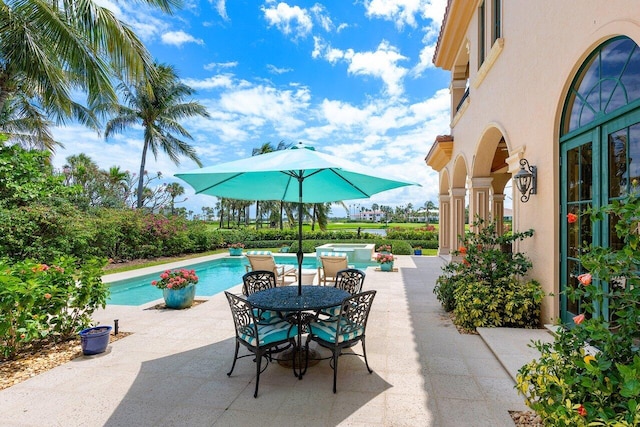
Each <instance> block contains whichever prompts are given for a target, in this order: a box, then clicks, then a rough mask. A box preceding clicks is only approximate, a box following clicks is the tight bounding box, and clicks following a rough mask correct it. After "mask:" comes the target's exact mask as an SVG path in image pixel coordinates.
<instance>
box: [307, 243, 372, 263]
mask: <svg viewBox="0 0 640 427" xmlns="http://www.w3.org/2000/svg"><path fill="white" fill-rule="evenodd" d="M374 249H375V245H374V244H373V243H327V244H326V245H322V246H318V247H317V248H316V257H319V256H320V254H321V253H322V252H344V253H346V254H347V259H348V260H349V262H367V261H371V258H373V251H374Z"/></svg>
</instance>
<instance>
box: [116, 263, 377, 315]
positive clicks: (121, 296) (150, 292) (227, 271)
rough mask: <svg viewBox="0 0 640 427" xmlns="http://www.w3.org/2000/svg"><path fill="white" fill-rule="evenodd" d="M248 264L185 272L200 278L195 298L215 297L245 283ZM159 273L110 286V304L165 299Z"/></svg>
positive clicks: (217, 265) (308, 265) (210, 266)
mask: <svg viewBox="0 0 640 427" xmlns="http://www.w3.org/2000/svg"><path fill="white" fill-rule="evenodd" d="M275 259H276V262H277V263H278V264H289V265H296V264H297V261H296V258H295V257H278V256H276V257H275ZM247 264H248V262H247V260H246V259H245V258H244V257H237V258H236V257H225V258H219V259H215V260H212V261H206V262H202V263H199V264H192V265H189V266H185V267H184V268H188V269H193V270H195V271H196V274H197V275H198V279H199V280H198V285H197V287H196V296H212V295H215V294H217V293H219V292H222V291H224V290H227V289H229V288H231V287H233V286H236V285H238V284H240V283H242V275H243V274H244V273H245V272H246V270H245V265H247ZM369 265H375V263H355V267H356V268H361V269H366V267H368V266H369ZM302 268H314V269H315V268H317V266H316V258H315V257H314V256H305V258H304V262H303V264H302ZM159 275H160V273H159V272H158V273H152V274H147V275H145V276H138V277H134V278H131V279H126V280H119V281H117V282H111V283H110V284H109V285H110V289H111V295H110V296H109V299H108V300H107V304H113V305H141V304H146V303H148V302H151V301H154V300H157V299H160V298H162V291H161V290H159V289H156V288H154V287H153V286H151V281H152V280H157V279H158V276H159Z"/></svg>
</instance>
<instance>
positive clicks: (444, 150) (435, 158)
mask: <svg viewBox="0 0 640 427" xmlns="http://www.w3.org/2000/svg"><path fill="white" fill-rule="evenodd" d="M452 152H453V136H451V135H438V136H437V137H436V140H435V141H434V142H433V145H432V146H431V149H430V150H429V154H427V157H425V159H424V161H425V162H426V163H427V165H428V166H431V168H432V169H434V170H435V171H437V172H440V171H441V170H442V169H443V168H444V167H445V166H446V165H447V163H449V161H450V160H451V153H452Z"/></svg>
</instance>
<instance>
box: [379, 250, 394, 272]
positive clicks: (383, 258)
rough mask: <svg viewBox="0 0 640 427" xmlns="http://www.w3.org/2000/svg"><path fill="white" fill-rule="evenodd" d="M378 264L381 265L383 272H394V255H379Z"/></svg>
mask: <svg viewBox="0 0 640 427" xmlns="http://www.w3.org/2000/svg"><path fill="white" fill-rule="evenodd" d="M376 262H377V263H378V264H380V270H381V271H393V255H392V254H383V253H378V255H376Z"/></svg>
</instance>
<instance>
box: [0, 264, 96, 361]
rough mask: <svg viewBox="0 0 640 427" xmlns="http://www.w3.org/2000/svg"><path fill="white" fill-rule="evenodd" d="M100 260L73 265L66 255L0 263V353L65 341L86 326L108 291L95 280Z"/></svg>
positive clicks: (12, 353)
mask: <svg viewBox="0 0 640 427" xmlns="http://www.w3.org/2000/svg"><path fill="white" fill-rule="evenodd" d="M104 264H105V262H104V261H102V260H97V259H92V260H89V261H87V262H85V263H84V264H82V265H78V262H77V260H76V259H75V258H72V257H61V258H58V259H56V260H55V261H54V262H53V263H51V264H50V265H48V264H43V263H35V262H33V261H30V260H27V261H20V262H18V263H15V264H12V263H9V262H7V261H0V284H1V286H0V356H2V357H5V358H13V357H15V355H16V354H17V353H18V352H19V351H20V350H22V349H24V348H26V347H32V348H36V347H37V346H38V345H42V344H43V343H45V342H56V341H62V340H65V339H68V338H69V337H70V336H72V335H74V334H75V333H77V332H79V331H80V330H82V329H84V328H86V327H87V326H89V325H90V324H91V315H92V314H93V312H94V311H95V310H96V309H97V308H99V307H102V308H104V307H105V305H106V301H107V296H108V294H109V287H108V286H107V285H105V284H103V283H102V279H101V277H102V266H103V265H104Z"/></svg>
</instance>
